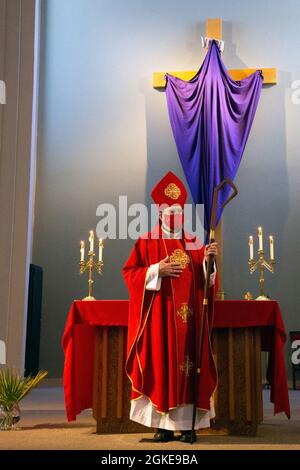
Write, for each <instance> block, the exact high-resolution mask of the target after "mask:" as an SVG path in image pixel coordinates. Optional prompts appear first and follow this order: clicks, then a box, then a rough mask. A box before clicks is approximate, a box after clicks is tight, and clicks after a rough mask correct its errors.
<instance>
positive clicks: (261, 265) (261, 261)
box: [249, 227, 275, 300]
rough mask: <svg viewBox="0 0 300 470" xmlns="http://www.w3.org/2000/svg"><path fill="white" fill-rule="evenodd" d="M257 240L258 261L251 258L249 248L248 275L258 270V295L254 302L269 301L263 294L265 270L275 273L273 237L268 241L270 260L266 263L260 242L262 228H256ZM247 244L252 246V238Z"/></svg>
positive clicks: (261, 242)
mask: <svg viewBox="0 0 300 470" xmlns="http://www.w3.org/2000/svg"><path fill="white" fill-rule="evenodd" d="M258 238H259V249H258V250H257V253H258V260H257V261H255V259H254V258H253V256H251V248H250V259H249V265H250V274H253V273H254V272H255V271H256V270H257V269H259V273H260V275H259V286H260V289H259V290H260V295H259V297H257V298H256V300H270V298H269V297H268V296H267V295H266V294H265V273H264V271H265V269H267V270H268V271H270V272H271V273H272V274H273V273H274V271H275V259H274V239H273V237H272V236H271V237H269V240H270V260H269V261H266V260H265V258H264V250H263V248H262V247H263V241H262V228H261V227H258ZM249 244H250V245H251V244H253V237H249Z"/></svg>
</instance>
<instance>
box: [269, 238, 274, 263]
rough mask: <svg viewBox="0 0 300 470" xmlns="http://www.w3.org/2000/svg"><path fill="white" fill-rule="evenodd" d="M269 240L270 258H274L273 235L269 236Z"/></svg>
mask: <svg viewBox="0 0 300 470" xmlns="http://www.w3.org/2000/svg"><path fill="white" fill-rule="evenodd" d="M269 240H270V259H271V260H274V239H273V236H272V235H270V236H269Z"/></svg>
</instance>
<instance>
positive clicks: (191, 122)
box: [166, 41, 263, 231]
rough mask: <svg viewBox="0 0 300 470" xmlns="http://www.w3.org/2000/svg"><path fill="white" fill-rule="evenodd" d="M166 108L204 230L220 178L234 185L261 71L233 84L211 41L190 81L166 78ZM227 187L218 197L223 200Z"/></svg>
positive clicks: (261, 81) (256, 100)
mask: <svg viewBox="0 0 300 470" xmlns="http://www.w3.org/2000/svg"><path fill="white" fill-rule="evenodd" d="M166 81H167V88H166V95H167V103H168V109H169V117H170V122H171V126H172V130H173V134H174V138H175V142H176V145H177V150H178V154H179V157H180V160H181V164H182V166H183V170H184V173H185V176H186V179H187V182H188V184H189V187H190V190H191V194H192V197H193V200H194V202H195V204H204V226H205V229H206V231H208V230H209V226H210V219H211V208H212V199H213V191H214V188H215V186H217V185H218V184H219V183H220V182H221V181H222V180H223V179H224V178H226V177H229V178H231V179H232V180H234V177H235V175H236V173H237V170H238V167H239V164H240V161H241V158H242V155H243V151H244V148H245V145H246V142H247V139H248V136H249V132H250V129H251V125H252V122H253V119H254V115H255V111H256V108H257V104H258V100H259V97H260V92H261V88H262V83H263V76H262V72H261V70H257V71H256V72H254V73H253V74H252V75H250V76H249V77H247V78H245V79H244V80H240V81H234V80H232V78H231V77H230V76H229V74H228V72H227V70H226V68H225V65H224V64H223V62H222V60H221V56H220V52H219V49H218V45H217V43H216V42H215V41H212V42H211V44H210V47H209V50H208V52H207V55H206V57H205V60H204V62H203V64H202V66H201V68H200V70H199V71H198V72H197V74H196V75H195V77H193V78H192V79H191V80H189V81H185V80H181V79H180V78H176V77H174V76H172V75H169V74H166ZM229 192H230V188H229V187H228V186H226V187H225V188H224V189H223V191H221V193H220V196H219V207H218V213H217V222H218V221H219V220H220V217H221V215H222V211H221V208H220V206H221V205H222V203H223V202H224V201H225V200H226V199H227V197H228V195H229Z"/></svg>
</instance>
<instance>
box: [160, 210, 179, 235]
mask: <svg viewBox="0 0 300 470" xmlns="http://www.w3.org/2000/svg"><path fill="white" fill-rule="evenodd" d="M162 222H163V224H164V225H165V226H166V227H168V228H169V229H170V230H171V231H172V232H177V231H178V230H181V229H182V227H183V213H182V212H180V213H176V212H175V213H174V212H172V211H170V213H168V212H167V213H166V212H165V213H164V212H163V214H162Z"/></svg>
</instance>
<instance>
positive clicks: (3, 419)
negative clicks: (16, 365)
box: [0, 369, 48, 431]
mask: <svg viewBox="0 0 300 470" xmlns="http://www.w3.org/2000/svg"><path fill="white" fill-rule="evenodd" d="M47 374H48V372H46V371H40V372H38V374H37V375H36V376H34V377H31V376H29V377H23V376H21V375H19V374H17V373H16V372H14V371H13V370H12V369H5V370H0V430H5V431H8V430H10V429H12V428H13V427H14V426H15V424H16V423H17V422H18V421H19V420H20V408H19V403H20V401H21V400H22V399H23V398H24V397H25V396H26V395H27V394H28V393H29V392H30V390H32V389H33V388H34V387H36V386H37V385H38V384H39V383H40V382H41V380H43V379H44V378H45V377H46V375H47Z"/></svg>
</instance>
